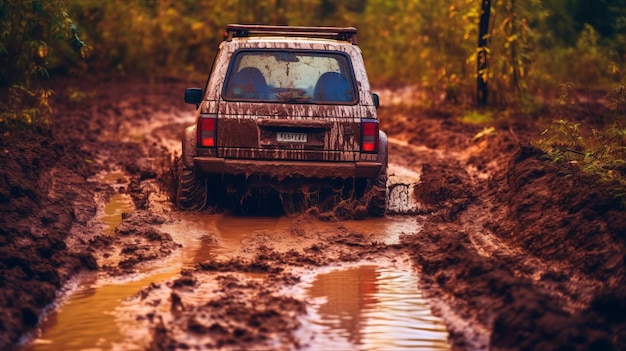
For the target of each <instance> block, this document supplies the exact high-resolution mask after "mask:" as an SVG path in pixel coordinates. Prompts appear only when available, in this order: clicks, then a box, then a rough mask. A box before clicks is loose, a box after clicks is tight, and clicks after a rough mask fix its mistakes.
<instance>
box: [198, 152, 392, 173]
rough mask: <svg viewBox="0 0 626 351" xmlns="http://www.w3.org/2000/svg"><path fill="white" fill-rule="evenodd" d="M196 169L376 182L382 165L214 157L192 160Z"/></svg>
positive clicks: (373, 163)
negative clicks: (370, 179)
mask: <svg viewBox="0 0 626 351" xmlns="http://www.w3.org/2000/svg"><path fill="white" fill-rule="evenodd" d="M193 163H194V166H195V167H196V169H198V170H199V171H200V172H202V173H212V174H244V175H246V176H251V175H263V176H269V177H277V178H278V179H284V178H287V177H304V178H351V177H355V178H375V177H376V176H378V173H380V170H381V168H382V166H383V165H382V164H381V163H378V162H371V161H357V162H309V161H288V160H280V161H274V160H270V161H268V160H265V161H259V160H244V159H224V158H217V157H211V156H197V157H194V158H193Z"/></svg>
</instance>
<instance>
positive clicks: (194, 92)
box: [185, 88, 202, 105]
mask: <svg viewBox="0 0 626 351" xmlns="http://www.w3.org/2000/svg"><path fill="white" fill-rule="evenodd" d="M185 102H186V103H188V104H194V105H198V104H199V103H200V102H202V89H200V88H187V89H185Z"/></svg>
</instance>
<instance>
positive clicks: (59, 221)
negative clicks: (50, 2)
mask: <svg viewBox="0 0 626 351" xmlns="http://www.w3.org/2000/svg"><path fill="white" fill-rule="evenodd" d="M66 84H68V85H72V86H75V85H79V84H83V87H82V91H84V92H85V97H84V100H80V99H79V100H77V99H74V100H72V101H70V100H68V99H66V98H65V97H64V94H63V89H64V87H63V86H61V87H57V88H56V89H57V91H59V94H58V95H57V96H56V101H55V108H56V113H55V115H54V118H53V121H52V122H53V129H52V132H51V133H50V134H48V135H43V136H41V137H39V139H36V140H35V141H34V142H31V143H29V142H23V141H20V142H7V141H8V140H10V135H7V136H6V138H3V142H2V145H1V146H2V151H3V152H2V154H1V156H0V157H2V158H3V160H2V161H3V164H5V165H6V166H5V167H4V168H3V169H2V174H1V177H0V185H1V187H0V188H1V191H2V192H0V211H1V212H2V221H0V224H2V225H1V226H0V229H1V232H0V233H1V234H2V236H1V238H2V242H0V253H1V254H2V255H1V256H0V257H2V258H1V259H0V273H1V274H2V277H1V278H2V279H0V282H1V283H0V284H1V285H0V293H1V294H2V296H1V299H0V301H2V302H1V303H2V309H1V310H0V312H1V313H2V315H1V316H0V317H2V318H0V349H7V348H8V349H12V348H16V349H21V350H60V349H63V350H84V349H91V350H110V349H115V350H132V349H137V350H143V349H150V350H171V349H233V350H235V349H273V350H318V349H348V350H389V349H394V350H396V349H400V350H402V349H405V350H415V349H423V350H441V349H452V350H485V349H492V350H518V349H529V350H530V349H533V350H538V349H542V350H544V349H545V350H548V349H559V348H561V349H573V350H588V349H594V350H621V349H625V347H626V320H624V317H623V316H624V315H626V305H625V304H624V301H626V299H625V298H626V296H624V295H626V292H625V289H624V280H625V278H624V277H625V276H626V275H625V274H624V273H625V272H624V267H625V266H626V256H625V255H624V254H625V252H626V250H624V249H625V245H626V244H625V242H624V233H625V232H626V219H625V218H626V216H624V213H623V212H622V211H621V210H620V209H619V202H618V201H615V199H614V198H613V196H612V195H610V184H604V185H600V184H598V183H597V180H595V179H594V178H593V177H591V176H586V175H582V174H580V172H577V171H576V169H575V168H574V167H565V168H558V167H557V166H555V165H553V164H550V163H547V162H545V161H544V160H542V155H541V153H540V152H539V151H538V150H536V149H534V148H533V147H531V146H530V145H529V144H528V141H529V140H531V139H532V138H535V137H536V134H538V133H539V132H540V129H539V128H538V127H537V126H536V125H535V123H536V122H537V121H538V120H540V119H541V118H542V117H541V116H519V117H517V118H516V117H512V118H511V119H509V120H506V121H504V122H494V125H493V127H494V132H493V133H490V134H487V135H485V136H482V137H479V138H476V137H475V136H476V135H477V134H478V133H479V132H480V131H482V130H483V128H485V127H486V126H483V125H471V124H464V123H461V122H459V118H458V114H459V111H456V112H455V110H454V109H450V108H448V109H445V110H444V109H432V108H431V109H426V108H423V107H420V106H423V105H420V104H418V102H420V100H419V99H420V97H418V96H416V95H415V96H414V95H411V90H406V91H403V94H408V95H407V96H399V95H398V92H393V93H386V92H383V93H382V94H381V101H382V107H381V109H380V110H379V113H380V119H381V128H382V129H383V130H385V131H386V132H387V133H388V135H389V136H390V163H391V167H390V175H391V176H390V182H389V183H388V188H389V190H390V198H389V213H388V215H387V216H386V217H385V218H382V219H367V220H359V221H354V220H341V219H339V218H337V217H335V216H334V215H333V213H330V214H324V215H323V216H319V214H318V213H301V214H292V215H289V216H285V215H283V216H275V217H255V216H244V217H242V216H232V215H229V214H209V213H187V212H179V211H176V210H174V209H173V207H172V203H171V200H170V196H169V194H170V193H171V190H172V189H171V185H172V180H173V179H172V173H171V170H170V169H171V165H172V161H173V159H174V157H175V156H176V155H177V154H178V153H179V152H180V149H179V148H180V146H179V144H178V142H177V140H178V138H179V136H180V134H181V132H182V129H183V128H184V126H185V125H186V124H189V123H191V121H192V120H193V111H192V107H191V108H190V106H186V105H184V104H182V101H181V100H182V98H180V96H181V94H182V91H183V89H184V88H185V87H186V86H187V84H186V83H181V82H172V81H170V82H161V83H159V84H156V85H153V86H149V85H147V84H145V83H138V82H132V81H129V82H113V81H109V82H106V81H105V82H100V83H99V84H98V85H95V86H90V85H88V84H84V82H83V83H79V82H76V81H70V82H67V83H66ZM190 85H194V84H190ZM195 85H200V83H197V84H195ZM134 91H136V92H138V93H137V94H128V92H134ZM146 91H150V92H151V94H149V95H146V94H139V92H146ZM413 103H415V104H413ZM589 184H594V186H593V187H592V188H590V187H589V186H588V185H589ZM595 184H597V185H595ZM320 218H321V219H323V220H320Z"/></svg>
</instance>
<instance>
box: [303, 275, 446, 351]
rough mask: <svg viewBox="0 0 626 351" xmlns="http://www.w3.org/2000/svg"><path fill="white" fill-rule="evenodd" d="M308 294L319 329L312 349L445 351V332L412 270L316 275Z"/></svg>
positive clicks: (314, 319)
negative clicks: (425, 298) (419, 287)
mask: <svg viewBox="0 0 626 351" xmlns="http://www.w3.org/2000/svg"><path fill="white" fill-rule="evenodd" d="M308 296H309V297H310V298H311V299H312V300H311V301H312V304H313V309H314V310H315V314H316V315H317V317H313V321H312V322H313V323H314V324H316V325H317V326H318V327H320V329H321V331H320V336H319V337H316V339H315V341H313V342H312V345H314V349H326V348H342V349H348V350H449V345H448V343H447V336H448V333H447V330H446V328H445V326H444V325H443V324H442V322H441V320H439V319H438V318H437V317H435V316H433V315H432V314H431V311H430V306H429V305H428V304H427V303H426V301H425V300H424V299H423V297H422V296H421V294H420V293H419V291H418V290H417V278H416V277H415V275H414V274H413V273H412V272H410V271H407V270H402V269H400V268H397V267H390V266H378V265H362V266H357V267H352V268H346V269H342V270H337V271H333V272H330V273H325V274H320V275H318V276H317V277H316V278H315V280H314V281H313V283H312V285H311V286H310V288H309V289H308Z"/></svg>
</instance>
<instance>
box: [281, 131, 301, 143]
mask: <svg viewBox="0 0 626 351" xmlns="http://www.w3.org/2000/svg"><path fill="white" fill-rule="evenodd" d="M306 137H307V134H306V133H291V132H278V133H276V141H282V142H290V143H306Z"/></svg>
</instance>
